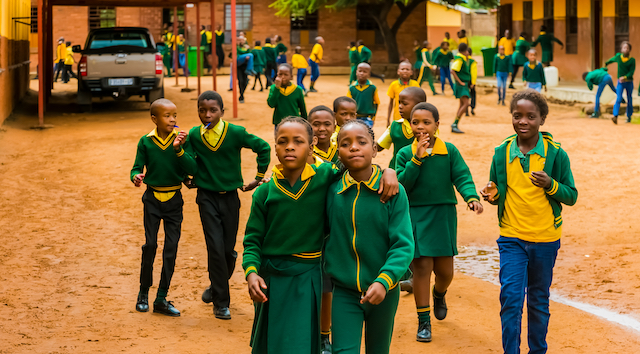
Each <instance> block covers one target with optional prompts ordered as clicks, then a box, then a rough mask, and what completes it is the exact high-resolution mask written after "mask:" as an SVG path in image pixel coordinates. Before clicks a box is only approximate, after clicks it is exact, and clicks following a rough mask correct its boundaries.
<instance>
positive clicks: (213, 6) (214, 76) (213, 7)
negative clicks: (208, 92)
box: [211, 0, 224, 91]
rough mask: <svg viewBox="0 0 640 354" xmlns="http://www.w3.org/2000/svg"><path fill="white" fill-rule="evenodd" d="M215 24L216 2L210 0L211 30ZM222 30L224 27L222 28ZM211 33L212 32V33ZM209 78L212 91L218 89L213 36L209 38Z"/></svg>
mask: <svg viewBox="0 0 640 354" xmlns="http://www.w3.org/2000/svg"><path fill="white" fill-rule="evenodd" d="M215 25H216V4H215V0H211V32H214V31H215V30H214V29H215V28H216V27H215ZM223 30H224V29H223ZM212 35H213V33H212ZM211 45H212V47H211V68H212V71H211V80H212V81H213V91H218V82H217V81H218V80H217V79H218V53H217V52H216V49H215V48H213V46H214V45H215V37H213V38H212V39H211Z"/></svg>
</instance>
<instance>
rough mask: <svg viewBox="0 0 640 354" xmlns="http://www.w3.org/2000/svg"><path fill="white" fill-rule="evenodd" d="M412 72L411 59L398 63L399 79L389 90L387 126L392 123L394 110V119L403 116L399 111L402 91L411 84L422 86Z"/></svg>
mask: <svg viewBox="0 0 640 354" xmlns="http://www.w3.org/2000/svg"><path fill="white" fill-rule="evenodd" d="M411 74H413V68H412V67H411V63H410V62H409V61H403V62H401V63H400V64H398V80H395V81H393V82H392V83H391V85H389V89H388V90H387V96H389V110H388V111H387V127H388V126H389V125H391V112H393V120H398V119H400V118H402V116H401V115H400V112H399V111H398V98H399V97H400V92H402V90H404V89H405V88H407V87H409V86H415V87H420V85H418V82H417V81H416V80H412V79H411Z"/></svg>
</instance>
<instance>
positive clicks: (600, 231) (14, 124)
mask: <svg viewBox="0 0 640 354" xmlns="http://www.w3.org/2000/svg"><path fill="white" fill-rule="evenodd" d="M346 81H347V80H346V79H345V78H344V77H330V76H324V77H322V78H321V79H320V80H319V82H318V89H319V90H320V93H317V94H311V95H310V96H309V98H308V99H307V106H308V107H309V108H311V107H313V106H315V105H317V104H326V105H331V103H332V101H333V99H334V98H335V97H337V96H339V95H343V94H344V93H345V92H346ZM166 83H167V89H166V95H167V98H169V99H171V100H173V101H174V102H176V103H177V106H178V109H179V119H178V122H179V125H180V126H181V127H182V128H185V129H187V128H189V127H191V126H194V125H197V124H199V120H198V117H197V114H196V103H195V101H194V99H195V97H196V93H195V92H191V93H181V92H180V90H179V88H175V87H172V85H173V83H174V81H173V79H167V81H166ZM203 83H204V85H205V87H211V79H210V78H208V79H204V80H203ZM227 83H228V78H227V77H221V78H220V79H219V87H221V88H223V90H224V92H222V94H223V97H224V98H225V102H226V104H227V107H228V108H227V116H226V117H225V118H227V119H229V120H230V121H232V122H233V123H236V124H241V125H244V126H246V127H247V128H248V130H249V131H250V132H253V133H256V134H258V135H260V136H261V137H263V138H264V139H266V140H267V141H269V142H273V136H272V132H273V127H272V125H271V114H272V110H271V109H269V108H268V106H267V105H266V97H267V92H266V91H265V92H262V93H258V92H253V91H248V92H247V95H246V96H247V98H246V101H247V103H245V104H242V105H240V111H239V116H240V117H241V119H231V104H230V103H231V98H230V94H229V93H228V92H226V90H225V87H227ZM194 84H195V83H194V82H193V81H192V83H191V85H192V87H193V85H194ZM376 84H379V85H378V87H379V91H380V93H381V98H382V101H383V104H382V105H381V107H380V112H386V110H387V102H388V100H387V99H386V96H384V93H385V92H386V88H387V87H388V83H387V84H380V83H379V82H376ZM74 86H75V85H74V84H68V85H62V84H56V91H58V92H62V93H60V94H59V95H58V96H55V97H54V101H55V102H58V103H60V102H62V103H64V102H66V103H70V102H72V99H73V97H72V95H71V92H70V91H72V90H73V89H74ZM447 93H448V95H447V96H446V97H443V96H435V97H431V96H430V97H429V102H432V103H434V104H435V105H436V106H437V107H438V108H439V109H440V115H441V117H442V127H443V129H442V138H443V139H444V140H446V141H450V142H452V143H454V144H455V145H456V146H457V147H458V148H459V149H460V151H461V152H462V155H463V156H464V157H465V159H466V161H467V163H468V164H469V166H470V168H471V172H472V173H473V176H474V179H475V182H476V185H477V186H478V187H480V186H481V185H482V184H484V183H485V182H486V181H487V179H488V175H489V164H490V161H491V157H492V155H493V147H494V146H496V145H498V144H499V143H500V142H501V141H502V139H503V138H505V137H507V136H509V135H511V134H512V133H513V129H512V127H511V124H510V115H509V113H508V109H507V108H506V107H501V106H496V105H495V100H496V95H495V94H490V95H480V96H479V105H478V108H477V110H476V111H477V115H476V117H470V118H464V119H463V120H462V123H461V128H462V129H463V130H465V131H466V132H467V134H465V135H452V134H451V133H450V132H449V130H448V126H449V125H450V124H451V123H452V120H453V117H454V111H455V109H456V108H457V105H458V103H457V101H455V100H454V99H453V98H452V97H451V94H450V91H447ZM31 101H33V97H31ZM147 107H148V105H147V104H145V103H144V102H139V101H136V99H131V100H130V101H128V102H114V101H112V100H111V99H108V100H105V101H103V102H102V103H97V104H96V105H95V109H94V113H90V114H81V113H69V112H73V110H74V107H73V106H72V105H69V106H66V105H58V106H57V108H55V107H54V108H53V110H52V112H50V113H49V114H48V115H47V122H46V123H48V124H53V125H54V126H55V127H54V128H53V129H47V130H44V131H36V130H29V129H28V128H29V127H30V126H33V125H35V124H36V123H37V118H36V116H34V115H33V114H30V113H26V114H17V115H16V116H15V117H14V119H12V120H10V121H7V122H6V123H5V124H4V125H3V126H2V130H1V131H0V147H1V148H0V180H2V184H3V188H2V193H1V194H0V201H1V202H0V235H2V242H0V281H1V284H2V286H0V309H1V314H2V315H1V316H0V343H2V344H0V353H32V352H51V353H78V352H109V353H111V352H131V353H141V352H145V353H146V352H148V353H157V352H167V353H176V352H180V353H249V352H250V348H249V345H248V343H249V336H250V330H251V322H252V318H253V307H252V303H251V301H250V299H249V296H248V294H247V291H246V285H245V282H244V279H243V276H242V271H241V269H240V267H239V266H238V267H237V269H236V272H235V274H234V276H233V278H232V279H231V288H232V292H231V295H232V305H231V311H232V314H233V319H232V320H231V321H221V320H216V319H215V318H214V317H213V314H212V307H211V306H210V305H206V304H204V303H202V302H201V301H200V295H201V293H202V290H203V289H204V288H205V287H206V286H207V285H208V284H207V283H208V278H207V271H206V249H205V244H204V240H203V235H202V228H201V224H200V220H199V216H198V212H197V206H196V204H195V191H194V190H183V193H184V199H185V206H184V216H185V218H184V223H183V234H182V239H181V241H180V248H179V253H178V260H177V266H176V272H175V276H174V278H173V283H172V287H171V291H170V293H169V299H170V300H173V301H174V302H175V305H176V307H177V308H178V309H180V310H181V311H182V317H180V318H169V317H165V316H162V315H155V314H152V313H138V312H136V311H135V310H134V306H135V300H136V294H137V291H138V284H139V283H138V279H139V266H140V246H141V245H142V244H143V242H144V236H143V226H142V204H141V201H140V198H141V196H142V193H143V191H144V189H142V188H135V187H134V186H133V185H132V184H131V183H130V182H129V180H128V175H129V171H130V168H131V166H132V163H133V159H134V155H135V146H136V143H137V141H138V139H139V138H140V136H142V135H143V134H146V133H148V132H149V131H150V130H152V129H153V125H152V123H151V121H150V119H149V116H148V113H147ZM31 111H33V108H32V107H31ZM551 112H552V113H551V114H550V116H549V118H548V120H547V124H546V125H545V127H544V128H545V129H546V130H548V131H550V132H552V133H553V134H554V136H555V138H556V140H557V141H560V142H561V143H562V144H563V147H564V149H566V150H567V152H568V153H569V155H570V157H571V162H572V165H573V166H572V168H573V173H574V176H575V180H576V184H577V186H578V189H579V199H578V204H577V205H576V206H574V207H570V208H566V209H565V212H564V220H565V224H564V226H563V228H564V230H563V231H564V232H563V239H562V249H561V250H560V254H559V257H558V262H557V266H556V268H555V279H554V280H555V281H554V286H553V289H554V290H555V291H557V292H559V293H561V294H564V295H566V296H568V297H570V298H573V299H575V300H578V301H583V302H588V303H592V304H596V305H600V306H604V307H608V308H613V309H615V310H617V311H621V312H623V313H627V314H631V315H635V316H638V315H639V314H640V310H639V309H638V307H639V306H640V305H638V304H639V303H640V301H638V300H639V299H640V289H639V288H640V260H639V259H640V258H639V257H638V254H639V253H640V245H639V241H638V239H639V236H640V230H639V228H638V226H637V220H638V217H637V215H638V210H639V209H640V202H639V198H638V197H639V196H640V193H638V190H637V186H638V185H640V173H639V172H640V171H639V170H640V168H639V166H640V165H639V164H638V154H637V151H638V147H637V142H638V141H640V140H639V139H638V134H639V133H640V126H637V125H619V126H614V125H613V124H611V122H610V121H607V120H589V119H586V118H585V117H581V116H580V115H579V113H578V110H577V109H576V108H571V107H563V106H557V105H553V106H552V107H551ZM384 118H385V114H380V115H379V117H378V121H377V123H376V125H375V131H376V133H377V134H380V133H382V131H383V129H384ZM243 158H244V162H243V174H244V176H245V177H246V178H251V177H252V176H254V174H255V158H254V155H253V154H252V153H251V152H250V151H246V152H244V153H243ZM389 158H390V153H389V152H387V151H385V152H383V153H381V154H380V155H379V157H378V158H377V161H378V163H380V164H381V165H386V164H387V163H388V160H389ZM273 160H274V161H275V155H274V157H273ZM241 201H242V205H243V207H242V209H241V220H240V231H239V233H238V245H237V247H236V249H237V250H238V251H239V252H241V248H242V245H241V240H242V235H243V231H244V225H245V222H246V219H247V217H248V214H249V208H248V206H249V205H250V201H251V194H250V193H242V194H241ZM459 215H460V217H459V219H460V220H459V223H460V226H459V242H460V245H470V244H471V245H478V246H480V247H483V248H492V247H495V239H496V238H497V236H498V226H497V220H496V215H495V208H494V207H492V206H486V212H485V214H483V215H481V216H476V215H473V214H472V213H471V212H468V211H466V210H465V208H463V207H460V208H459ZM160 238H162V237H160ZM160 250H161V246H160V248H159V250H158V256H157V258H156V271H155V281H156V284H157V281H158V279H159V272H160V262H161V259H160ZM585 255H589V256H590V257H585ZM239 263H240V260H238V264H239ZM155 291H156V289H155V287H154V288H153V289H152V290H151V296H152V297H153V296H154V295H155ZM498 292H499V288H498V286H495V285H493V284H490V283H487V282H485V281H481V280H478V279H475V278H471V277H468V276H465V275H461V274H458V275H457V276H456V278H455V280H454V282H453V284H452V286H451V289H450V291H449V296H448V303H449V307H450V311H449V316H448V317H447V319H446V320H444V321H435V320H434V324H433V332H434V340H433V342H432V343H428V344H424V343H417V342H416V341H415V330H416V325H417V321H416V320H417V319H416V314H415V308H414V303H413V298H412V296H411V295H403V296H402V298H401V301H400V306H399V309H398V315H397V317H396V326H395V332H394V339H393V344H392V350H391V351H392V353H418V352H426V351H430V352H436V353H499V352H501V341H500V317H499V301H498ZM551 313H552V317H551V325H550V330H549V346H550V348H551V349H550V352H551V353H563V354H564V353H567V354H571V353H599V352H606V353H636V352H640V336H639V333H637V332H633V331H630V330H627V329H626V328H624V327H621V326H619V325H616V324H612V323H609V322H606V321H604V320H602V319H599V318H597V317H595V316H592V315H589V314H587V313H584V312H581V311H579V310H576V309H574V308H571V307H568V306H564V305H560V304H556V303H553V304H552V305H551ZM284 315H285V316H286V314H284ZM525 324H526V320H525ZM525 331H526V329H525ZM525 333H526V332H525ZM523 341H524V343H523V350H526V336H523Z"/></svg>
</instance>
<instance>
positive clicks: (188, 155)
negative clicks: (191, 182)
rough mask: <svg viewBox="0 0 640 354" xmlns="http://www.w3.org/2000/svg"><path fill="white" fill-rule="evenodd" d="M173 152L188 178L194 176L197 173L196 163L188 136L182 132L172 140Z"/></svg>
mask: <svg viewBox="0 0 640 354" xmlns="http://www.w3.org/2000/svg"><path fill="white" fill-rule="evenodd" d="M173 150H174V151H175V152H176V156H178V163H179V164H180V167H182V169H183V170H184V171H185V172H186V173H187V174H188V175H190V176H194V175H195V174H196V173H197V172H198V163H197V162H196V159H195V152H194V151H193V146H191V141H190V140H189V135H188V134H187V133H185V132H184V131H181V132H180V133H179V134H178V136H177V137H176V138H175V140H173Z"/></svg>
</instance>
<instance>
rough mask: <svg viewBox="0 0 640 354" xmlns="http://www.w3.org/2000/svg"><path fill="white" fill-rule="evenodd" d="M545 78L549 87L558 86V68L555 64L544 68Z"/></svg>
mask: <svg viewBox="0 0 640 354" xmlns="http://www.w3.org/2000/svg"><path fill="white" fill-rule="evenodd" d="M544 78H545V80H547V87H554V86H558V68H556V67H555V66H547V67H546V68H544Z"/></svg>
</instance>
